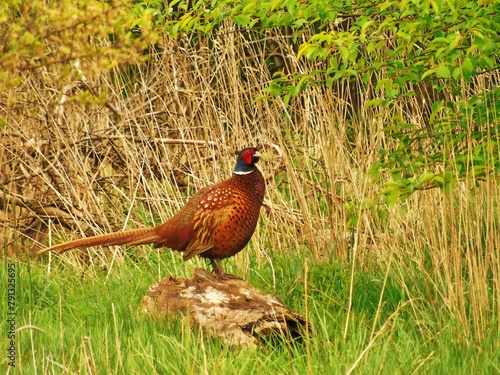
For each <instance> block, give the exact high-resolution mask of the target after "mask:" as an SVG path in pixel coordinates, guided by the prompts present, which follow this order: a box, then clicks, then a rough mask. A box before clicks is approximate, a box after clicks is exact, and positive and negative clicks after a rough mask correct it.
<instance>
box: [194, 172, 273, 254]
mask: <svg viewBox="0 0 500 375" xmlns="http://www.w3.org/2000/svg"><path fill="white" fill-rule="evenodd" d="M227 182H228V184H227V185H226V184H225V185H224V186H221V187H220V188H219V189H217V191H214V195H213V196H212V195H209V196H207V198H206V199H204V200H203V201H202V202H200V206H201V205H204V206H203V209H205V207H206V206H212V207H214V208H215V210H214V213H215V212H217V211H218V209H221V211H222V212H221V214H222V218H223V220H221V223H220V225H219V226H218V230H217V231H216V233H214V236H213V243H214V247H213V248H211V249H209V250H207V251H206V252H205V253H203V254H201V256H202V257H205V258H215V259H224V258H227V257H230V256H233V255H235V254H236V253H238V252H239V251H241V250H242V249H243V248H244V247H245V245H246V244H247V243H248V241H249V240H250V238H251V237H252V235H253V233H254V231H255V227H256V226H257V222H258V220H259V213H260V208H261V206H262V201H263V200H264V192H265V182H264V178H263V177H262V174H261V172H260V171H259V170H258V169H256V170H255V171H253V172H252V173H250V174H248V175H234V176H233V177H232V178H231V179H230V180H229V181H227ZM200 208H201V207H200Z"/></svg>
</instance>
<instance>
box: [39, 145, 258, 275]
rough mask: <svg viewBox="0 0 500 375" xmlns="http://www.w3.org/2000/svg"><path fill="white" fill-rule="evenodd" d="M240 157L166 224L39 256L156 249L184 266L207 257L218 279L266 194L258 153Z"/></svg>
mask: <svg viewBox="0 0 500 375" xmlns="http://www.w3.org/2000/svg"><path fill="white" fill-rule="evenodd" d="M236 154H237V155H238V158H237V160H236V167H235V168H234V171H233V175H232V177H231V178H229V179H227V180H224V181H220V182H218V183H216V184H213V185H210V186H207V187H205V188H203V189H201V190H199V191H198V192H197V193H196V194H195V195H193V197H192V198H191V199H190V200H189V201H188V202H187V203H186V205H185V206H184V207H182V208H181V210H180V211H179V212H177V213H176V214H175V215H174V216H172V218H170V219H169V220H167V221H166V222H165V223H163V224H160V225H158V226H156V227H152V228H143V229H135V230H129V231H124V232H115V233H110V234H104V235H100V236H95V237H88V238H83V239H80V240H75V241H70V242H66V243H62V244H59V245H55V246H52V247H49V248H46V249H43V250H41V251H39V252H38V254H43V253H47V252H49V251H58V252H61V253H62V252H64V251H67V250H70V249H75V248H81V249H85V248H87V247H91V246H112V245H144V244H154V246H155V247H168V248H170V249H172V250H176V251H181V252H183V259H184V260H185V261H186V260H189V259H191V258H192V257H194V256H195V255H198V256H200V257H202V258H207V259H209V260H210V263H211V265H212V267H213V271H214V272H215V273H216V274H217V276H219V277H223V276H224V270H223V269H222V266H221V263H220V261H221V259H224V258H228V257H231V256H233V255H235V254H237V253H238V252H240V251H241V250H242V249H243V248H244V247H245V245H246V244H247V243H248V241H249V240H250V238H251V237H252V235H253V232H254V231H255V227H256V225H257V220H258V218H259V211H260V207H261V206H262V201H263V199H264V192H265V189H266V187H265V182H264V178H263V177H262V173H261V172H260V170H259V169H258V168H257V167H256V166H255V163H257V162H258V161H259V157H260V155H259V154H258V152H257V149H256V148H253V147H250V148H245V149H243V150H241V151H239V152H237V153H236Z"/></svg>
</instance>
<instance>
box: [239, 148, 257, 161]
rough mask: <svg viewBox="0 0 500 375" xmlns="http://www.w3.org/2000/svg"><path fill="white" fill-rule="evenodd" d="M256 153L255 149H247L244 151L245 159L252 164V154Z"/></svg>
mask: <svg viewBox="0 0 500 375" xmlns="http://www.w3.org/2000/svg"><path fill="white" fill-rule="evenodd" d="M253 155H254V152H253V150H251V149H249V150H245V151H243V155H242V156H243V160H244V161H245V163H246V164H248V165H250V164H252V156H253Z"/></svg>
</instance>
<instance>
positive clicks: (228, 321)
mask: <svg viewBox="0 0 500 375" xmlns="http://www.w3.org/2000/svg"><path fill="white" fill-rule="evenodd" d="M227 276H228V277H226V278H224V279H220V278H218V277H216V276H215V275H214V274H212V273H210V272H208V271H205V270H203V269H196V270H195V272H194V277H193V278H192V279H176V278H173V277H167V278H165V279H163V280H162V281H160V282H157V283H154V284H153V285H151V286H150V288H149V291H148V293H147V295H146V296H145V297H143V299H142V303H141V311H142V312H143V313H146V314H150V315H154V316H158V317H165V316H172V315H176V314H189V315H190V319H191V322H193V323H195V324H197V325H199V326H201V327H202V329H203V330H204V331H206V332H208V333H210V334H211V335H213V336H215V337H217V338H219V339H220V340H222V342H224V343H225V344H227V345H232V346H233V345H237V346H247V347H254V346H256V345H257V343H258V342H259V339H261V338H266V337H270V336H273V337H274V336H278V337H283V338H287V337H288V338H296V337H301V336H302V333H303V330H304V329H305V327H306V322H305V320H304V318H302V317H301V316H300V315H299V314H296V313H294V312H292V311H290V310H289V309H288V308H287V307H286V306H285V305H283V303H282V302H281V301H280V300H279V299H278V298H277V297H275V296H273V295H270V294H264V293H263V292H261V291H260V290H258V289H257V288H254V287H253V286H251V285H250V284H248V283H247V282H246V281H244V280H242V279H240V278H238V277H236V276H232V275H227Z"/></svg>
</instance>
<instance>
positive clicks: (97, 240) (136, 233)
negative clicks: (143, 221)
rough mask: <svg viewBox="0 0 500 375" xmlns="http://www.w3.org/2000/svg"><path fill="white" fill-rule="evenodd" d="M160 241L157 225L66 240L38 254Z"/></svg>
mask: <svg viewBox="0 0 500 375" xmlns="http://www.w3.org/2000/svg"><path fill="white" fill-rule="evenodd" d="M159 242H160V238H159V236H158V234H157V230H156V227H153V228H143V229H133V230H128V231H125V232H116V233H110V234H103V235H100V236H95V237H88V238H82V239H80V240H75V241H70V242H65V243H62V244H59V245H55V246H52V247H48V248H46V249H43V250H41V251H39V252H38V254H44V253H48V252H49V251H57V252H59V253H63V252H65V251H67V250H71V249H76V248H80V249H85V248H87V247H91V246H112V245H144V244H150V243H152V244H158V243H159Z"/></svg>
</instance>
